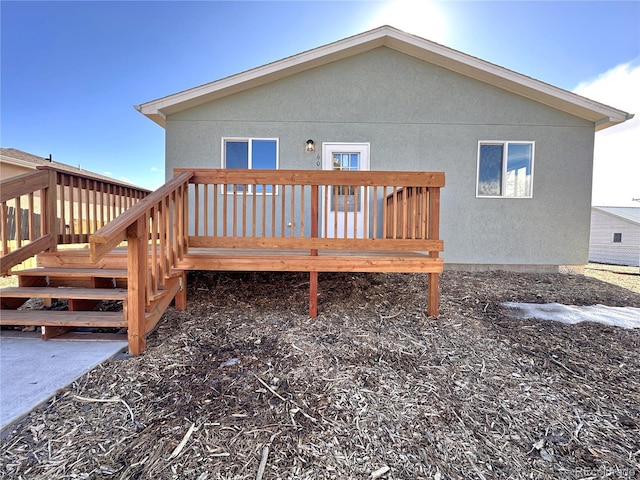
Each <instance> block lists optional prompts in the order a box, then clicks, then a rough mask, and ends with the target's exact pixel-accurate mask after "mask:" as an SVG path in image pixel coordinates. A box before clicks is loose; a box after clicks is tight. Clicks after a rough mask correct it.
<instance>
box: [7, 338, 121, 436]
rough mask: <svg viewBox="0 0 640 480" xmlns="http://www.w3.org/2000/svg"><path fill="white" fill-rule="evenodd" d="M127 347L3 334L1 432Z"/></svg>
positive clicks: (115, 342) (105, 342)
mask: <svg viewBox="0 0 640 480" xmlns="http://www.w3.org/2000/svg"><path fill="white" fill-rule="evenodd" d="M126 347H127V342H126V341H121V340H84V339H80V340H78V339H72V340H62V339H54V340H47V341H43V340H40V336H39V335H35V334H34V335H28V334H25V333H20V334H13V335H12V334H11V332H7V331H3V332H2V335H0V431H1V432H2V434H1V436H2V437H4V436H6V434H7V433H8V432H9V431H10V429H11V426H12V425H13V424H14V423H15V422H17V421H18V420H20V419H21V418H22V417H24V416H25V415H26V414H27V413H29V412H30V411H31V410H33V409H34V408H35V407H37V406H39V405H40V404H42V403H44V402H46V401H47V400H49V399H50V398H51V397H52V396H54V395H55V393H56V392H57V391H58V390H59V389H61V388H63V387H66V386H67V385H69V384H71V383H72V382H73V381H74V380H76V379H77V378H78V377H80V376H82V375H83V374H84V373H86V372H88V371H89V370H91V369H92V368H94V367H95V366H97V365H99V364H100V363H102V362H104V361H105V360H108V359H109V358H111V357H113V356H114V355H116V354H117V353H119V352H121V351H122V350H123V349H125V348H126Z"/></svg>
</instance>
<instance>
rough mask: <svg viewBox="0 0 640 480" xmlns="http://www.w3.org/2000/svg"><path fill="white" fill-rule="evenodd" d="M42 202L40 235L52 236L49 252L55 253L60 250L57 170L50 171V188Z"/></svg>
mask: <svg viewBox="0 0 640 480" xmlns="http://www.w3.org/2000/svg"><path fill="white" fill-rule="evenodd" d="M40 202H41V208H43V209H44V212H42V213H43V215H42V230H41V232H40V235H41V236H44V235H46V234H47V233H48V234H49V235H51V246H50V247H49V251H50V252H55V251H57V250H58V172H56V171H55V170H49V186H48V187H47V189H46V190H45V194H44V198H41V199H40ZM62 208H64V205H63V206H62Z"/></svg>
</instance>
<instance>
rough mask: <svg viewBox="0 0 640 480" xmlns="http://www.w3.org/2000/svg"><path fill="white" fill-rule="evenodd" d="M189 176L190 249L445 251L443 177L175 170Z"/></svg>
mask: <svg viewBox="0 0 640 480" xmlns="http://www.w3.org/2000/svg"><path fill="white" fill-rule="evenodd" d="M187 171H189V172H193V173H194V175H193V177H192V178H191V180H190V183H191V185H190V190H189V199H190V205H191V206H190V208H189V213H190V217H189V225H190V231H189V246H190V247H208V248H259V249H283V248H289V249H309V250H312V249H350V250H355V251H357V250H373V249H377V250H388V251H394V250H404V251H434V252H438V251H441V250H442V248H443V244H442V241H441V240H440V239H439V238H438V234H439V230H438V225H439V206H440V205H439V204H440V187H441V186H443V185H444V174H443V173H433V172H382V171H376V172H371V171H368V172H362V171H361V172H343V171H323V170H313V171H303V170H264V171H262V170H222V169H207V170H205V169H196V170H186V169H176V173H179V172H187ZM405 191H406V192H409V193H408V194H407V195H405V194H404V193H403V192H405Z"/></svg>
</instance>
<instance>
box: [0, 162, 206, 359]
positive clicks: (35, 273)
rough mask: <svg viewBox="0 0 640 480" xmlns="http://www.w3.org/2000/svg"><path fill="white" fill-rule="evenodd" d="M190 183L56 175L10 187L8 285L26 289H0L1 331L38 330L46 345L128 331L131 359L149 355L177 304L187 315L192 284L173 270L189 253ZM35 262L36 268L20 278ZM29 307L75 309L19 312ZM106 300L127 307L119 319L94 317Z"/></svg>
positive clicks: (3, 239)
mask: <svg viewBox="0 0 640 480" xmlns="http://www.w3.org/2000/svg"><path fill="white" fill-rule="evenodd" d="M192 176H193V173H191V174H181V175H178V176H177V177H175V178H174V179H173V180H170V181H169V182H167V183H166V184H165V185H163V186H162V187H160V188H159V189H158V190H156V191H155V192H150V191H148V190H144V189H139V188H137V187H133V186H131V185H128V184H122V183H119V182H111V181H104V180H103V179H96V178H94V177H91V176H87V175H85V174H84V173H82V172H80V173H70V172H68V171H66V170H60V169H56V168H52V167H49V166H46V167H38V169H37V171H34V172H30V173H25V174H23V175H18V176H16V177H11V178H9V179H6V180H2V181H1V182H0V187H1V188H0V247H1V248H0V276H7V275H17V276H18V279H19V282H18V286H17V287H9V288H3V289H0V325H15V326H40V327H42V335H43V338H45V339H46V338H53V337H55V336H58V335H61V334H63V333H65V332H67V331H69V330H71V329H74V328H77V327H101V328H117V329H122V328H126V331H127V340H128V343H129V351H130V352H131V353H132V354H134V355H139V354H140V353H142V352H144V350H145V348H146V336H147V334H148V333H149V332H150V331H151V330H153V329H154V328H155V326H156V325H157V324H158V322H159V320H160V318H161V317H162V315H163V313H164V312H165V310H166V309H167V308H168V306H169V304H170V303H171V301H173V300H174V298H175V306H176V308H177V309H179V310H183V309H185V308H186V292H185V288H184V286H185V285H186V275H185V273H184V271H182V270H178V269H176V268H175V266H176V263H177V262H178V261H179V260H181V259H182V257H183V255H184V252H185V251H186V249H187V242H188V234H187V232H188V218H189V215H188V210H187V208H188V206H187V198H188V189H189V179H190V178H191V177H192ZM72 245H73V246H81V245H84V246H85V248H79V249H76V250H67V249H66V248H67V247H68V248H74V247H72ZM63 246H64V248H63ZM33 258H35V259H36V261H37V265H38V268H32V269H29V270H22V271H20V270H17V271H16V270H15V269H14V267H17V266H18V265H20V264H21V263H22V262H25V261H30V260H31V259H33ZM31 298H40V299H42V300H43V301H44V304H45V307H46V306H47V305H49V306H50V305H51V303H52V300H54V299H63V300H66V301H67V306H68V310H65V311H63V310H52V309H45V310H34V309H26V308H24V309H20V307H21V306H22V305H24V303H25V302H26V301H27V300H29V299H31ZM106 300H115V301H118V302H122V309H121V311H115V312H99V311H95V308H96V306H97V305H98V304H99V303H100V302H103V301H106Z"/></svg>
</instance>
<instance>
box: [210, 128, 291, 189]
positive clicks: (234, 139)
mask: <svg viewBox="0 0 640 480" xmlns="http://www.w3.org/2000/svg"><path fill="white" fill-rule="evenodd" d="M253 140H271V141H275V142H276V167H275V170H279V169H280V139H279V138H278V137H273V138H272V137H222V141H221V142H220V150H221V152H220V163H221V168H225V169H226V168H227V166H226V161H227V159H226V148H225V147H226V144H227V142H247V155H248V157H249V158H248V159H247V170H253V165H252V163H253ZM265 186H266V185H265ZM220 193H221V194H223V193H224V192H223V189H222V188H221V189H220ZM244 194H247V195H278V186H277V185H276V186H275V192H254V191H253V185H248V189H247V191H246V192H244V191H243V192H238V195H244Z"/></svg>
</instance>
